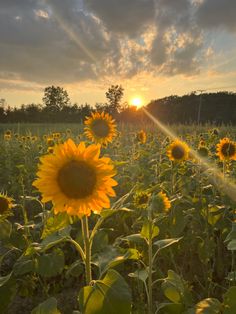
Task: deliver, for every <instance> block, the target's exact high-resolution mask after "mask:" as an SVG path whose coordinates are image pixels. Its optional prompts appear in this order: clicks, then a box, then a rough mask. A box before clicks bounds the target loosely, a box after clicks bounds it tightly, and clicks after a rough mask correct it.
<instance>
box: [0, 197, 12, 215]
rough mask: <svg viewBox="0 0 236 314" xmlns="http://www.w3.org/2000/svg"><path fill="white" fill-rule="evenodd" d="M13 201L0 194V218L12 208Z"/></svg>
mask: <svg viewBox="0 0 236 314" xmlns="http://www.w3.org/2000/svg"><path fill="white" fill-rule="evenodd" d="M12 202H13V199H12V198H11V197H8V196H7V195H6V194H3V193H0V216H2V215H7V213H9V212H10V210H11V208H12V207H13V203H12Z"/></svg>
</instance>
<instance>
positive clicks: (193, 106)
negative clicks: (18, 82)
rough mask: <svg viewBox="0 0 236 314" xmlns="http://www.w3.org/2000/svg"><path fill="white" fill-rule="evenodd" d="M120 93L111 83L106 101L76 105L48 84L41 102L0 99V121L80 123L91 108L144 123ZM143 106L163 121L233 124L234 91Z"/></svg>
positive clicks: (139, 112)
mask: <svg viewBox="0 0 236 314" xmlns="http://www.w3.org/2000/svg"><path fill="white" fill-rule="evenodd" d="M123 95H124V89H123V87H122V86H121V85H112V86H111V87H109V89H108V91H107V92H106V99H107V102H106V103H101V104H96V105H95V106H91V105H89V104H81V105H78V104H76V103H75V104H71V101H70V98H69V95H68V93H67V91H66V90H65V89H63V88H62V87H60V86H48V87H46V88H45V90H44V96H43V99H42V104H34V103H31V104H27V105H21V106H20V107H11V106H6V104H5V100H4V99H0V123H16V122H17V123H44V122H47V123H48V122H53V123H54V122H55V123H56V122H57V123H60V122H67V123H81V122H83V121H84V119H85V117H86V116H89V115H90V114H91V112H93V111H99V112H102V111H104V112H107V113H109V114H111V115H112V116H113V117H114V118H115V119H116V120H117V121H120V122H129V123H137V122H138V121H142V122H146V119H147V118H146V117H145V115H144V113H143V110H142V109H136V108H135V107H134V106H130V105H128V104H127V103H123V102H122V98H123ZM146 109H147V110H148V111H149V112H150V113H151V114H152V115H154V116H155V117H157V118H158V119H159V120H160V121H162V122H164V123H209V122H210V123H215V124H221V123H224V124H236V93H233V92H227V91H225V92H217V93H203V94H200V95H199V94H197V93H196V92H192V93H190V94H188V95H184V96H176V95H172V96H168V97H164V98H161V99H157V100H152V101H151V102H150V103H149V104H147V105H146Z"/></svg>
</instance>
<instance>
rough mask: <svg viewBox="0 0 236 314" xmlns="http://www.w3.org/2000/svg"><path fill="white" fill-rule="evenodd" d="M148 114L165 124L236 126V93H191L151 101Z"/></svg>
mask: <svg viewBox="0 0 236 314" xmlns="http://www.w3.org/2000/svg"><path fill="white" fill-rule="evenodd" d="M147 108H148V110H149V112H151V113H152V114H153V115H154V116H156V117H158V118H159V119H160V120H161V121H163V122H166V123H194V122H198V120H199V122H201V123H208V122H211V123H215V124H222V123H224V124H236V93H232V92H218V93H203V94H200V95H199V94H196V93H194V92H193V93H191V94H189V95H184V96H181V97H180V96H169V97H165V98H162V99H158V100H154V101H151V103H150V104H149V105H148V106H147Z"/></svg>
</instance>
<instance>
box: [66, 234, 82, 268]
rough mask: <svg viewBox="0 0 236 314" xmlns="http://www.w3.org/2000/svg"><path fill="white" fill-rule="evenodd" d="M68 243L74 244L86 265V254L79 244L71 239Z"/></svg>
mask: <svg viewBox="0 0 236 314" xmlns="http://www.w3.org/2000/svg"><path fill="white" fill-rule="evenodd" d="M68 242H70V243H72V244H73V245H74V246H75V248H76V250H77V251H78V252H79V253H80V255H81V258H82V260H83V262H84V263H85V254H84V251H83V249H82V247H81V246H80V245H79V243H78V242H76V241H75V240H73V239H71V238H69V239H68Z"/></svg>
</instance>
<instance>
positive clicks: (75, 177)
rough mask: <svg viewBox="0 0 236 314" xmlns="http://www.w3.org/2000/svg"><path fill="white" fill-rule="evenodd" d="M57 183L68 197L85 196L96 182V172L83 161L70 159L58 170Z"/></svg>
mask: <svg viewBox="0 0 236 314" xmlns="http://www.w3.org/2000/svg"><path fill="white" fill-rule="evenodd" d="M57 181H58V185H59V187H60V189H61V191H62V192H63V193H64V194H65V195H66V196H67V197H69V198H75V199H80V198H85V197H87V196H89V195H91V194H92V193H93V191H94V187H95V185H96V182H97V177H96V172H95V170H94V168H93V167H91V166H90V165H88V164H87V163H86V162H85V161H82V160H81V161H77V160H72V161H70V162H69V163H67V164H66V165H64V166H63V167H62V168H61V169H60V170H59V172H58V177H57Z"/></svg>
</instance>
